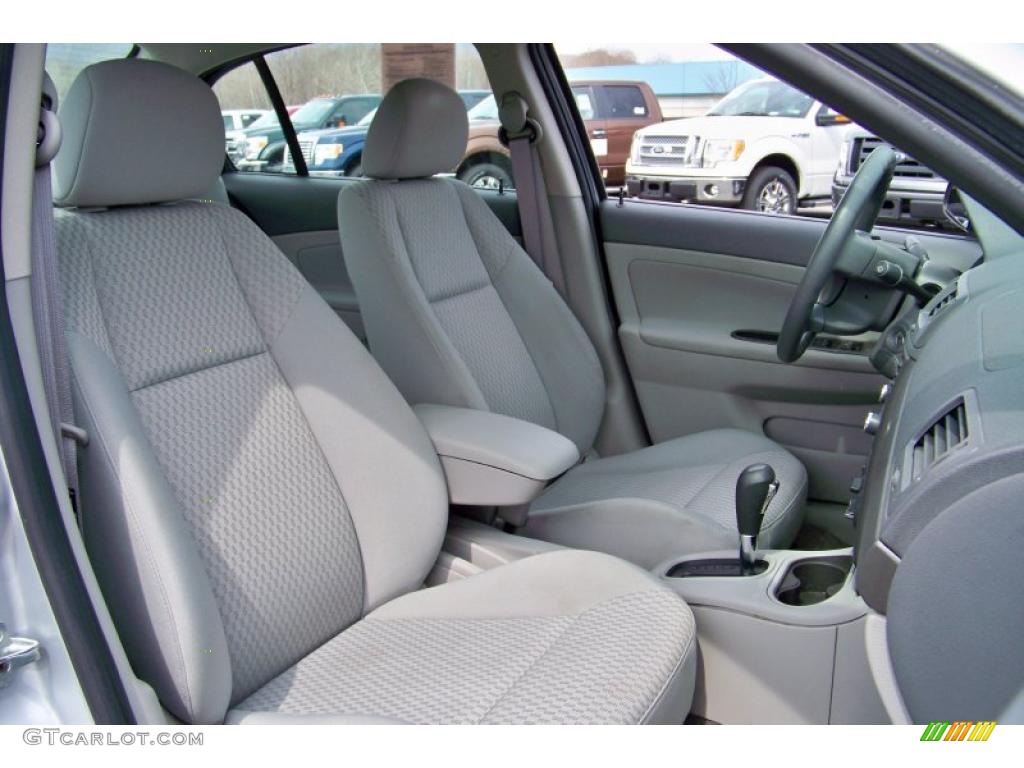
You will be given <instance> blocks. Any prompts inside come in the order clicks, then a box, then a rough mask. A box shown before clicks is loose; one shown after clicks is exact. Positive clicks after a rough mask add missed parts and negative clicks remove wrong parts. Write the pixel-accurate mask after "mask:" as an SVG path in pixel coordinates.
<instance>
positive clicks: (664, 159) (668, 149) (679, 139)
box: [637, 136, 700, 165]
mask: <svg viewBox="0 0 1024 768" xmlns="http://www.w3.org/2000/svg"><path fill="white" fill-rule="evenodd" d="M699 143H700V138H699V137H697V136H641V137H640V152H639V156H638V159H637V165H689V164H692V162H693V159H694V157H695V156H696V154H697V145H698V144H699Z"/></svg>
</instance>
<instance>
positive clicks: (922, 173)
mask: <svg viewBox="0 0 1024 768" xmlns="http://www.w3.org/2000/svg"><path fill="white" fill-rule="evenodd" d="M555 50H556V52H557V53H558V56H559V59H560V61H561V64H562V67H563V68H564V70H565V75H566V78H567V79H568V80H569V82H570V83H573V82H575V83H577V86H576V87H574V88H573V93H574V96H575V101H576V108H577V109H578V110H579V112H580V116H581V117H582V118H583V119H584V120H588V119H591V118H592V117H593V108H594V106H595V105H594V104H592V103H590V101H588V100H586V99H585V98H583V97H581V95H580V94H581V93H583V87H582V83H583V82H584V81H585V82H586V83H587V85H588V86H589V89H590V90H591V91H595V90H596V91H597V92H598V97H599V98H598V106H599V107H600V109H599V110H598V114H600V115H601V116H603V117H609V118H627V117H628V118H632V119H631V120H630V121H628V122H627V121H626V120H620V121H619V124H618V125H616V121H615V120H609V121H608V123H607V127H604V128H602V129H600V130H595V129H594V128H593V127H591V128H588V133H587V136H586V137H585V138H586V141H587V143H588V144H589V145H590V147H591V149H592V151H593V153H594V157H595V159H596V160H597V165H598V168H599V170H600V173H601V179H602V181H603V182H604V185H605V188H606V190H607V191H608V193H610V194H613V195H618V194H622V195H623V196H624V197H630V198H633V199H634V200H636V201H638V202H648V201H656V202H661V203H673V204H677V205H679V206H683V205H710V206H715V207H716V208H734V209H746V210H749V211H755V212H759V213H764V214H769V215H791V216H807V217H818V218H828V217H830V216H831V215H832V211H833V210H834V208H835V206H836V205H837V204H838V202H839V200H841V199H842V196H843V194H844V193H845V191H846V189H847V188H848V187H849V184H850V181H851V179H852V178H853V174H854V173H855V172H856V170H857V168H859V167H860V165H861V164H862V163H863V160H864V158H865V157H866V156H867V155H868V154H869V153H870V152H872V151H874V149H875V148H877V147H878V146H881V145H882V144H884V143H885V142H884V141H883V140H882V139H880V138H878V137H877V136H874V135H872V134H871V132H870V131H867V130H865V129H863V128H862V127H860V126H857V125H855V124H853V123H851V122H850V120H849V118H847V117H846V116H845V115H843V114H841V113H839V112H837V111H836V110H835V109H833V108H831V106H830V105H828V104H822V103H821V102H820V101H818V100H816V99H815V98H814V96H813V95H810V94H806V93H803V92H802V91H800V90H799V89H797V88H794V87H793V86H791V85H789V84H788V83H785V82H783V81H781V80H778V79H777V78H774V77H771V76H769V75H768V74H766V73H765V72H762V71H760V70H759V69H757V68H756V67H754V66H752V65H751V64H748V63H747V62H745V61H743V60H741V59H738V58H736V57H735V56H733V55H732V54H730V53H729V52H727V51H724V50H722V49H720V48H717V47H716V46H713V45H710V44H691V43H680V44H630V43H618V42H617V43H605V44H589V45H583V44H578V43H576V44H556V45H555ZM637 83H645V84H646V85H647V86H648V87H649V88H650V91H651V93H652V94H653V96H654V99H655V100H656V102H657V105H658V110H659V111H660V113H661V115H660V116H657V115H650V114H646V113H647V112H648V111H649V110H650V107H649V106H648V105H647V102H646V101H645V99H644V93H645V89H641V88H640V87H638V86H637ZM781 121H784V122H781ZM780 122H781V124H780ZM780 133H781V134H782V135H784V136H785V142H784V145H785V146H784V147H781V146H780V144H779V142H778V140H777V138H776V137H778V136H779V135H780ZM945 188H946V182H945V180H944V179H942V178H941V177H939V176H937V175H936V174H935V173H934V172H932V171H931V170H930V169H928V168H927V167H925V166H922V165H921V164H920V163H918V162H916V161H915V160H914V159H913V158H911V157H907V159H906V161H905V162H901V163H900V164H899V165H898V166H897V168H896V172H895V175H894V177H893V181H892V184H891V185H890V188H889V194H888V196H887V199H886V200H885V203H884V205H883V208H882V213H881V216H880V218H879V221H880V223H882V224H886V225H889V226H903V227H911V228H928V229H937V228H945V227H946V226H947V223H946V221H945V217H944V215H943V213H942V199H943V196H944V193H945Z"/></svg>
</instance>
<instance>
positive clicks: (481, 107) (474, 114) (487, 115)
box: [469, 94, 498, 123]
mask: <svg viewBox="0 0 1024 768" xmlns="http://www.w3.org/2000/svg"><path fill="white" fill-rule="evenodd" d="M497 119H498V102H497V100H496V99H495V98H494V94H491V95H490V96H488V97H487V98H486V99H484V100H483V101H481V102H480V103H478V104H477V105H476V106H475V107H473V108H472V109H470V110H469V121H470V122H471V123H472V122H476V121H480V120H497Z"/></svg>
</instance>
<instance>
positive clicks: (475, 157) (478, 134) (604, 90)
mask: <svg viewBox="0 0 1024 768" xmlns="http://www.w3.org/2000/svg"><path fill="white" fill-rule="evenodd" d="M572 92H573V95H574V97H575V99H576V106H577V108H578V109H579V111H580V116H581V117H582V118H583V122H584V124H585V125H586V128H587V135H588V136H589V137H590V145H591V147H592V149H593V151H594V156H595V157H596V158H597V163H598V166H599V167H600V169H601V177H602V178H603V179H604V181H605V184H607V185H609V186H619V185H621V184H622V183H623V182H624V181H625V171H626V159H627V157H628V155H629V147H630V142H631V141H632V138H633V134H634V133H635V132H636V131H637V130H638V129H640V128H644V127H645V126H648V125H652V124H654V123H660V122H661V120H662V114H661V107H660V106H659V105H658V99H657V97H656V96H655V95H654V91H653V90H651V87H650V86H649V85H648V84H647V83H643V82H637V81H617V80H585V81H584V80H581V81H574V82H573V83H572ZM500 126H501V123H500V122H499V119H498V105H497V102H496V100H495V98H494V96H491V97H490V98H487V99H484V100H483V101H481V102H480V103H479V104H477V105H476V106H475V107H474V108H473V109H471V110H470V111H469V142H468V143H467V145H466V155H465V157H464V158H463V160H462V162H461V163H460V164H459V167H458V169H457V170H456V176H457V177H458V178H459V179H461V180H462V181H464V182H466V183H467V184H469V185H471V186H475V187H485V188H486V187H493V188H497V187H498V186H500V185H504V186H512V183H513V182H512V164H511V161H510V160H509V153H508V149H507V148H506V147H505V146H504V145H503V144H502V143H501V141H500V140H499V139H498V129H499V128H500Z"/></svg>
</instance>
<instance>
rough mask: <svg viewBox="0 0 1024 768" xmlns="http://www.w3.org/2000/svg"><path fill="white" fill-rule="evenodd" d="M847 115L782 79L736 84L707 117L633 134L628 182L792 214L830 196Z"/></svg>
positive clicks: (672, 197)
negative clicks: (801, 206)
mask: <svg viewBox="0 0 1024 768" xmlns="http://www.w3.org/2000/svg"><path fill="white" fill-rule="evenodd" d="M849 125H850V122H849V120H848V119H847V118H846V117H844V116H843V115H840V114H838V113H836V112H835V111H834V110H833V109H831V108H830V107H828V106H826V105H824V104H822V103H821V102H819V101H815V100H814V99H813V98H812V97H810V96H808V95H806V94H804V93H801V92H800V91H798V90H796V89H795V88H792V87H791V86H789V85H786V84H785V83H782V82H779V81H778V80H774V79H770V78H764V79H758V80H752V81H750V82H747V83H744V84H743V85H741V86H740V87H738V88H736V89H735V90H733V91H732V92H731V93H729V94H728V95H727V96H725V98H723V99H722V100H721V101H720V102H718V104H716V105H715V106H714V107H712V108H711V110H709V111H708V113H707V114H706V115H704V116H703V117H691V118H685V119H682V120H670V121H668V122H664V123H659V124H657V125H652V126H649V127H647V128H644V129H643V130H641V131H637V133H636V134H635V135H634V137H633V146H632V149H631V151H630V156H629V160H628V162H627V164H626V189H627V190H628V192H629V194H630V195H631V196H633V197H640V198H644V199H648V200H667V201H675V202H682V201H687V202H699V203H712V204H717V205H729V206H741V207H743V208H747V209H749V210H755V211H762V212H764V213H774V214H792V213H795V212H796V209H797V206H798V205H801V204H807V203H809V202H811V201H815V200H819V199H820V200H827V199H828V198H830V197H831V194H832V179H833V175H834V173H835V169H836V162H837V159H838V157H839V152H840V147H841V145H842V142H843V136H844V128H846V127H848V126H849Z"/></svg>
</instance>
